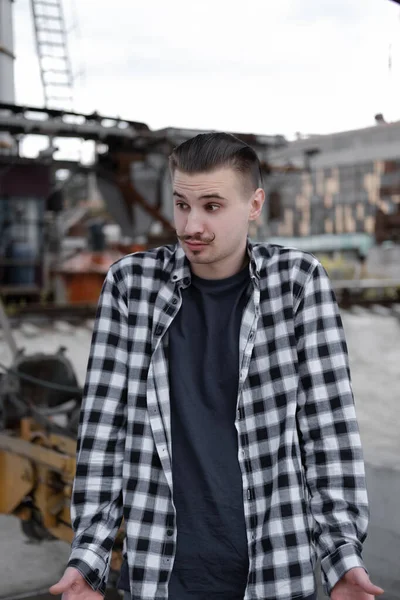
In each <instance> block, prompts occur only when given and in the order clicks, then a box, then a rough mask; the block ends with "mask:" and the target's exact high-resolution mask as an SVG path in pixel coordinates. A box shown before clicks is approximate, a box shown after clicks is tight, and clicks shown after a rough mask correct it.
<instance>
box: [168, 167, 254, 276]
mask: <svg viewBox="0 0 400 600" xmlns="http://www.w3.org/2000/svg"><path fill="white" fill-rule="evenodd" d="M173 195H174V221H175V228H176V231H177V234H178V237H179V240H180V242H181V244H182V247H183V249H184V251H185V254H186V256H187V257H188V259H189V261H190V263H191V265H192V269H193V271H194V273H196V274H198V275H200V276H202V277H205V278H208V277H209V278H217V277H221V278H222V277H229V276H230V275H232V274H233V273H232V272H229V271H231V270H232V267H230V266H229V265H232V264H236V263H238V261H239V262H240V257H241V261H242V262H243V259H244V254H245V248H246V239H247V232H248V226H249V221H250V220H254V219H256V218H257V217H258V216H259V214H260V212H261V208H262V204H263V201H264V192H263V191H262V190H261V189H258V190H256V191H251V189H250V186H246V185H245V182H244V181H243V177H242V176H241V175H240V174H239V173H237V172H236V171H234V170H233V169H230V168H221V169H217V170H215V171H212V172H207V173H198V174H188V173H184V172H182V171H179V170H176V171H175V173H174V177H173ZM235 259H237V260H235ZM242 262H241V264H242ZM236 271H237V269H236V268H235V269H234V272H236Z"/></svg>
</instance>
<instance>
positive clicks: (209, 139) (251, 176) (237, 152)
mask: <svg viewBox="0 0 400 600" xmlns="http://www.w3.org/2000/svg"><path fill="white" fill-rule="evenodd" d="M169 166H170V170H171V174H172V177H173V175H174V173H175V171H176V170H177V169H178V170H179V171H182V172H183V173H190V174H197V173H207V172H208V173H209V172H211V171H214V170H216V169H220V168H223V167H227V168H231V169H233V170H234V171H236V172H237V173H239V174H240V175H241V176H242V178H243V181H244V184H245V186H246V188H250V189H251V191H255V190H256V189H257V188H259V187H261V185H262V175H261V166H260V161H259V159H258V156H257V154H256V152H255V151H254V150H253V148H251V146H249V145H248V144H246V143H245V142H242V141H241V140H239V139H238V138H237V137H235V136H234V135H231V134H230V133H223V132H217V133H200V134H199V135H196V136H195V137H193V138H191V139H190V140H186V141H185V142H183V143H182V144H180V145H179V146H177V147H176V148H175V149H174V150H173V152H172V154H171V155H170V157H169Z"/></svg>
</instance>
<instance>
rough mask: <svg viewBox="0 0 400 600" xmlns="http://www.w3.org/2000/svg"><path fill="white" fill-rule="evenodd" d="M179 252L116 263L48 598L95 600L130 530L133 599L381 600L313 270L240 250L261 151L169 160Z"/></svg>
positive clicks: (226, 138) (344, 379)
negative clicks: (62, 546) (322, 596)
mask: <svg viewBox="0 0 400 600" xmlns="http://www.w3.org/2000/svg"><path fill="white" fill-rule="evenodd" d="M170 167H171V173H172V180H173V197H174V203H175V208H174V218H175V226H176V231H177V235H178V238H179V244H177V246H176V247H173V246H168V247H162V248H158V249H155V250H150V251H148V252H143V253H138V254H133V255H130V256H126V257H124V258H123V259H122V260H120V261H119V262H117V263H116V264H114V265H113V266H112V267H111V269H110V271H109V273H108V275H107V278H106V281H105V284H104V287H103V291H102V294H101V298H100V301H99V308H98V313H97V318H96V324H95V328H94V334H93V341H92V348H91V353H90V358H89V364H88V371H87V380H86V386H85V398H84V402H83V406H82V415H81V424H80V432H79V439H78V459H77V472H76V478H75V484H74V491H73V497H72V520H73V527H74V531H75V538H74V541H73V544H72V553H71V558H70V561H69V565H68V568H67V570H66V572H65V574H64V576H63V577H62V579H61V580H60V581H59V583H58V584H57V585H55V586H53V588H52V589H51V591H52V593H54V594H55V593H63V598H64V600H100V598H101V597H102V594H103V593H104V590H105V585H106V580H107V574H108V568H109V567H108V564H109V555H110V551H111V548H112V545H113V541H114V538H115V535H116V532H117V529H118V527H119V525H120V523H121V519H122V517H124V520H125V528H126V553H127V563H126V564H125V565H124V568H123V570H122V576H121V587H122V588H123V589H125V590H126V598H127V599H132V600H156V599H157V600H162V599H166V598H169V599H170V600H189V599H190V600H217V599H218V600H243V599H245V600H248V599H267V598H271V599H279V600H289V599H294V598H295V599H296V600H297V599H302V600H303V599H311V598H315V582H314V568H315V560H316V556H315V551H314V548H316V550H317V551H318V554H319V556H320V558H321V564H322V573H323V579H324V584H325V589H326V591H327V592H328V594H330V595H331V597H332V599H333V600H353V599H354V600H355V599H356V598H357V599H358V600H369V599H370V598H372V597H373V596H374V595H375V594H380V593H382V590H381V589H380V588H378V587H376V586H375V585H373V584H372V583H371V582H370V581H369V578H368V575H367V573H366V571H365V570H364V567H363V562H362V558H361V550H362V543H363V540H364V539H365V536H366V529H367V518H368V508H367V496H366V490H365V480H364V466H363V460H362V453H361V446H360V439H359V434H358V428H357V422H356V417H355V412H354V403H353V397H352V391H351V384H350V379H349V370H348V362H347V351H346V345H345V340H344V335H343V330H342V325H341V321H340V317H339V312H338V308H337V305H336V302H335V299H334V296H333V294H332V291H331V288H330V285H329V281H328V278H327V276H326V274H325V272H324V271H323V269H322V267H321V265H320V264H319V263H318V261H317V260H316V259H315V258H314V257H313V256H312V255H309V254H305V253H302V252H299V251H297V250H293V249H287V248H283V247H280V246H273V245H268V244H255V245H253V244H251V243H250V241H249V240H248V237H247V233H248V226H249V222H250V221H254V220H255V219H257V218H258V217H259V215H260V212H261V209H262V206H263V203H264V192H263V190H262V189H261V187H260V183H261V176H260V165H259V161H258V159H257V156H256V154H255V152H254V151H253V150H252V149H251V148H250V147H249V146H247V145H246V144H244V143H243V142H241V141H240V140H238V139H236V138H235V137H233V136H231V135H228V134H224V133H213V134H202V135H198V136H196V137H195V138H193V139H191V140H188V141H186V142H184V143H183V144H181V145H180V146H179V147H178V148H176V149H175V151H174V152H173V154H172V155H171V157H170Z"/></svg>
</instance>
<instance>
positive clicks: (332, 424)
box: [295, 264, 369, 594]
mask: <svg viewBox="0 0 400 600" xmlns="http://www.w3.org/2000/svg"><path fill="white" fill-rule="evenodd" d="M295 333H296V339H297V351H298V364H299V379H300V389H299V408H298V414H297V419H298V421H297V422H298V429H299V436H300V443H301V448H302V456H303V467H304V473H305V481H306V486H307V488H308V492H309V501H310V508H311V514H312V517H313V520H314V542H315V544H316V547H317V550H318V554H319V556H320V559H321V569H322V579H323V584H324V588H325V591H326V593H328V594H329V593H330V592H331V590H332V588H333V587H334V585H335V584H336V583H337V582H338V581H339V580H340V579H341V578H342V577H343V575H344V574H345V573H346V572H347V571H349V570H350V569H352V568H353V567H364V564H363V561H362V557H361V552H362V544H363V542H364V540H365V538H366V534H367V525H368V516H369V513H368V498H367V491H366V482H365V469H364V461H363V455H362V449H361V440H360V435H359V430H358V424H357V420H356V414H355V406H354V399H353V393H352V387H351V380H350V371H349V364H348V353H347V346H346V341H345V336H344V331H343V326H342V321H341V318H340V314H339V309H338V306H337V302H336V299H335V296H334V293H333V291H332V289H331V285H330V282H329V279H328V276H327V274H326V272H325V271H324V269H323V267H322V266H321V265H320V264H318V265H317V266H315V267H313V268H312V271H311V273H310V275H309V277H308V279H307V281H306V284H305V286H304V289H303V293H302V294H301V297H300V299H299V301H298V306H297V309H296V315H295ZM364 568H365V567H364Z"/></svg>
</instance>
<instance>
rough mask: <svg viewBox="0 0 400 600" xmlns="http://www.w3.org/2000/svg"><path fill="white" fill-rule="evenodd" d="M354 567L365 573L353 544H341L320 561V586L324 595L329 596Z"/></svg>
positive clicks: (360, 558)
mask: <svg viewBox="0 0 400 600" xmlns="http://www.w3.org/2000/svg"><path fill="white" fill-rule="evenodd" d="M355 567H362V568H363V569H364V570H365V571H366V570H367V569H366V568H365V565H364V562H363V559H362V557H361V554H360V551H359V550H358V549H357V548H356V547H355V546H354V545H353V544H350V543H348V544H343V546H339V548H337V549H336V550H335V552H334V553H333V554H329V555H328V556H326V557H325V558H324V559H322V561H321V571H322V584H323V586H324V591H325V593H326V594H327V595H328V596H329V595H330V593H331V591H332V588H333V587H334V586H335V585H336V584H337V582H338V581H339V580H340V579H342V577H343V576H344V575H345V574H346V573H347V571H350V569H354V568H355Z"/></svg>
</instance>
